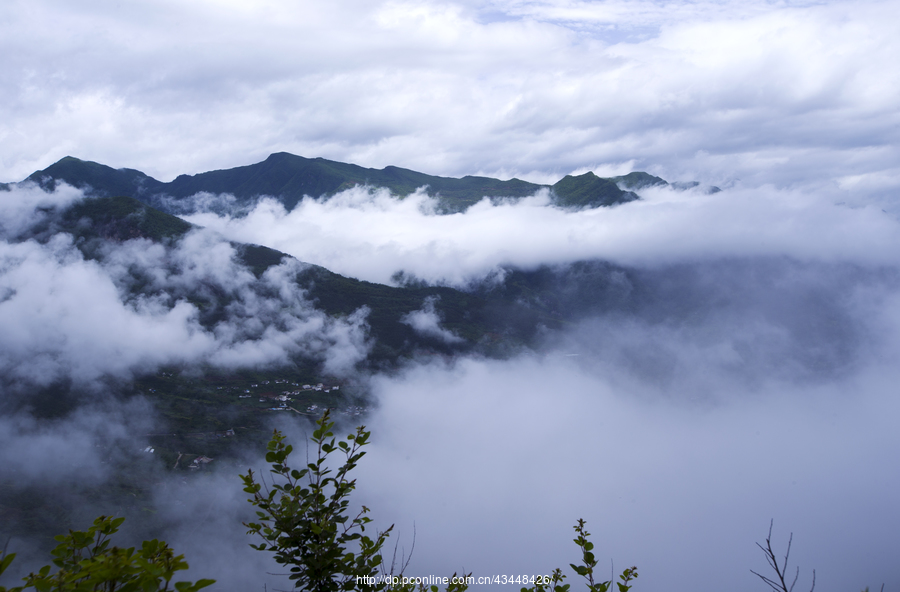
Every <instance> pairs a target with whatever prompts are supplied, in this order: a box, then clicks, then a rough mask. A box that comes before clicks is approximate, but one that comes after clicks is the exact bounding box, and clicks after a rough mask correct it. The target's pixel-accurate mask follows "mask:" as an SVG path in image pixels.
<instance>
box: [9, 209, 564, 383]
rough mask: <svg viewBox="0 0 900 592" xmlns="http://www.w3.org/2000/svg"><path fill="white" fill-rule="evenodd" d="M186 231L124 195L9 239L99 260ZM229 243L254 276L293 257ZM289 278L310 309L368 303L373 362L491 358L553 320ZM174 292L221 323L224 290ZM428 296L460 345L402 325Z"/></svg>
mask: <svg viewBox="0 0 900 592" xmlns="http://www.w3.org/2000/svg"><path fill="white" fill-rule="evenodd" d="M192 228H194V226H193V225H191V224H189V223H188V222H185V221H184V220H182V219H181V218H178V217H177V216H173V215H171V214H166V213H164V212H161V211H159V210H156V209H154V208H153V207H151V206H148V205H147V204H145V203H142V202H140V201H138V200H137V199H134V198H131V197H125V196H116V197H88V198H86V199H83V200H79V201H77V202H75V203H74V204H72V205H70V206H68V207H66V208H63V209H62V210H61V211H59V212H57V213H56V215H54V216H50V217H48V219H47V220H45V221H44V222H42V223H41V224H39V225H37V226H35V227H33V228H32V229H31V230H30V231H29V233H28V234H27V235H23V236H19V237H16V240H28V239H34V240H37V241H39V242H45V241H46V240H49V238H50V237H51V236H53V235H54V234H56V233H58V232H66V233H69V234H71V235H72V236H73V237H74V239H75V245H76V246H77V247H78V248H79V250H81V252H82V254H83V255H84V256H85V257H86V258H89V259H100V258H103V257H104V256H105V254H106V253H107V252H108V249H107V248H106V247H105V246H104V245H108V243H109V241H113V242H114V243H121V242H124V241H127V240H130V239H139V238H143V239H149V240H152V241H154V242H161V243H163V244H167V245H170V246H171V245H173V244H174V241H177V240H179V239H180V238H182V237H183V236H184V235H185V234H187V233H188V232H189V231H190V230H191V229H192ZM231 244H232V246H233V247H235V250H236V253H237V258H238V261H239V263H241V264H242V265H244V266H245V267H247V268H248V269H249V270H250V271H252V272H253V274H254V275H255V276H256V278H257V279H259V278H261V277H262V275H263V274H264V273H265V271H266V270H267V269H269V268H270V267H272V266H275V265H278V264H280V263H282V261H283V260H284V259H285V258H293V257H291V256H290V255H287V254H285V253H282V252H280V251H276V250H274V249H270V248H268V247H264V246H261V245H253V244H243V243H234V242H232V243H231ZM296 281H297V283H298V284H299V285H300V286H301V287H302V288H303V289H304V291H305V292H306V294H307V297H308V298H309V299H310V300H311V301H312V302H313V304H314V305H315V307H316V308H317V309H319V310H321V311H323V312H324V313H326V314H327V315H329V316H332V317H344V316H347V315H350V314H352V313H353V312H354V311H356V310H357V309H359V308H361V307H367V308H368V310H369V313H368V315H367V318H366V322H367V323H368V325H369V328H370V336H371V338H372V339H373V348H372V352H371V355H370V359H369V362H370V363H372V364H374V365H376V366H379V365H383V364H387V365H389V366H390V365H394V364H396V363H397V362H398V361H399V360H401V359H403V358H408V357H410V356H413V355H416V354H417V352H422V351H425V352H431V353H439V354H453V353H459V352H465V351H473V350H479V351H481V352H482V353H486V354H489V355H495V354H498V353H500V352H501V350H503V349H506V348H510V347H512V348H515V347H518V346H520V345H523V344H526V343H529V342H530V341H531V340H532V339H533V338H534V337H535V335H536V334H537V332H538V331H539V327H541V326H556V325H557V324H558V323H557V321H555V320H554V319H552V318H551V317H550V316H548V315H546V314H545V313H543V312H542V311H539V310H532V309H530V308H529V307H527V306H523V305H520V304H518V303H515V302H502V301H498V300H497V299H490V298H484V297H482V296H479V295H475V294H471V293H467V292H463V291H460V290H457V289H454V288H449V287H444V286H427V285H420V284H409V285H406V286H387V285H383V284H375V283H371V282H366V281H362V280H357V279H354V278H349V277H344V276H341V275H339V274H337V273H334V272H331V271H329V270H328V269H325V268H324V267H320V266H318V265H313V264H309V263H305V264H304V268H303V270H302V271H301V272H300V273H299V274H298V276H297V278H296ZM134 285H135V286H136V287H135V288H133V290H138V292H139V291H140V290H141V289H143V288H142V286H143V285H144V283H142V282H141V281H139V278H136V281H135V283H134ZM137 295H138V294H137V293H134V294H131V297H136V296H137ZM181 296H182V297H184V296H186V297H187V298H188V300H189V301H190V302H191V303H192V304H194V305H195V306H196V307H197V308H198V310H199V311H200V321H201V323H202V324H203V325H204V326H206V328H207V329H212V328H213V327H214V326H215V325H216V323H218V322H222V321H224V320H227V314H228V313H227V310H228V306H229V304H230V301H229V299H228V298H227V297H226V296H224V295H223V294H221V293H214V294H213V295H212V296H210V295H209V294H207V291H205V290H204V289H198V290H197V291H196V293H188V294H186V295H181ZM427 299H431V300H433V301H434V308H435V311H436V312H437V314H439V315H440V317H441V320H442V326H443V327H444V328H446V329H447V330H449V331H452V332H453V333H454V334H456V335H457V336H459V337H460V338H462V341H461V342H459V343H447V342H445V341H443V340H441V339H439V338H436V337H430V336H428V335H422V334H421V333H418V332H416V331H415V330H414V329H413V328H412V327H411V326H410V325H408V324H407V323H404V322H403V318H404V317H405V316H406V315H408V314H410V313H413V312H415V311H418V310H421V309H422V307H423V305H424V303H425V302H426V300H427Z"/></svg>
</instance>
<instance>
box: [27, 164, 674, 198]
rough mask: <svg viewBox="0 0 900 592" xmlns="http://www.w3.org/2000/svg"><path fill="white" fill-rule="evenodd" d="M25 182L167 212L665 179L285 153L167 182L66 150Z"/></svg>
mask: <svg viewBox="0 0 900 592" xmlns="http://www.w3.org/2000/svg"><path fill="white" fill-rule="evenodd" d="M25 181H31V182H34V183H37V184H38V185H40V186H41V187H43V188H44V189H47V190H52V189H53V188H55V187H56V184H57V183H58V182H61V181H63V182H66V183H68V184H69V185H72V186H74V187H79V188H82V189H88V188H89V189H90V191H91V193H92V194H94V195H105V196H115V195H127V196H131V197H135V198H137V199H139V200H141V201H143V202H145V203H147V204H150V205H153V206H154V207H157V208H159V209H161V210H163V211H166V212H168V213H177V212H175V211H174V209H173V203H172V199H174V200H175V202H176V203H177V202H182V203H186V198H188V197H190V196H193V195H196V194H198V193H204V192H205V193H211V194H230V195H233V196H234V197H235V198H236V199H237V201H238V202H239V204H243V205H247V204H249V203H252V201H253V200H254V199H255V198H258V197H259V196H263V195H268V196H273V197H276V198H278V199H279V200H281V202H282V203H283V204H284V206H285V208H287V209H288V210H290V209H292V208H293V207H294V206H296V205H297V203H299V201H300V200H302V199H303V197H304V196H311V197H321V196H330V195H333V194H335V193H337V192H339V191H342V190H345V189H348V188H350V187H353V186H356V185H364V186H370V187H384V188H387V189H389V190H390V191H391V192H392V193H394V194H395V195H397V196H399V197H401V198H402V197H405V196H407V195H409V194H411V193H413V192H414V191H416V190H417V189H419V188H421V187H426V188H427V189H426V191H427V192H428V194H429V195H432V196H435V197H437V198H438V199H439V202H440V209H441V211H442V212H443V213H453V212H460V211H464V210H466V209H467V208H468V207H469V206H471V205H473V204H475V203H477V202H478V201H480V200H481V199H483V198H484V197H497V198H514V199H517V198H522V197H526V196H529V195H533V194H534V193H536V192H537V191H539V190H541V189H549V190H550V191H551V194H552V196H553V199H554V202H555V204H556V205H558V206H560V207H566V208H585V207H587V208H594V207H601V206H613V205H617V204H621V203H626V202H629V201H633V200H635V199H639V196H638V195H637V194H636V193H635V192H634V191H636V190H640V189H642V188H644V187H648V186H652V185H666V184H667V182H666V181H665V180H663V179H661V178H659V177H654V176H652V175H650V174H648V173H643V172H633V173H629V174H627V175H623V176H619V177H610V178H601V177H597V176H596V175H595V174H594V173H592V172H588V173H584V174H583V175H577V176H573V175H567V176H566V177H564V178H563V179H561V180H560V181H559V182H557V183H556V184H554V185H539V184H536V183H529V182H527V181H522V180H520V179H510V180H508V181H502V180H500V179H494V178H490V177H479V176H465V177H462V178H452V177H439V176H434V175H427V174H424V173H419V172H416V171H412V170H409V169H403V168H399V167H395V166H388V167H385V168H383V169H370V168H364V167H361V166H358V165H354V164H347V163H342V162H336V161H331V160H326V159H324V158H304V157H302V156H295V155H293V154H288V153H286V152H278V153H275V154H272V155H270V156H269V157H268V158H266V159H265V160H264V161H262V162H259V163H256V164H251V165H246V166H240V167H236V168H231V169H223V170H215V171H208V172H205V173H199V174H196V175H179V176H178V177H176V178H175V179H174V180H172V181H171V182H169V183H164V182H162V181H159V180H157V179H154V178H153V177H150V176H148V175H146V174H144V173H142V172H141V171H138V170H134V169H127V168H123V169H114V168H112V167H109V166H106V165H103V164H100V163H96V162H91V161H84V160H80V159H78V158H75V157H72V156H67V157H65V158H63V159H61V160H59V161H58V162H56V163H54V164H52V165H50V166H49V167H47V168H46V169H43V170H40V171H36V172H34V173H32V174H31V175H30V176H29V177H28V178H27V179H26V180H25Z"/></svg>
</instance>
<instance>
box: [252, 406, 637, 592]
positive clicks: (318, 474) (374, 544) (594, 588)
mask: <svg viewBox="0 0 900 592" xmlns="http://www.w3.org/2000/svg"><path fill="white" fill-rule="evenodd" d="M333 428H334V422H333V421H331V419H330V417H329V414H328V412H327V411H326V412H325V414H324V415H323V416H322V417H321V418H320V419H319V420H318V421H317V427H316V430H315V431H314V432H313V435H312V438H311V442H312V444H313V446H314V447H315V458H314V459H313V460H311V461H310V462H308V463H307V464H306V466H305V467H304V468H302V469H299V470H298V469H292V468H291V467H290V466H289V465H288V457H289V456H290V454H291V452H292V451H293V447H292V446H291V445H290V444H287V443H286V442H285V437H284V435H283V434H282V433H281V432H279V431H277V430H276V431H275V432H274V434H273V436H272V440H271V441H270V442H269V444H268V452H267V454H266V462H268V463H270V464H271V467H272V468H271V469H270V471H269V472H270V473H271V474H272V482H271V484H270V485H268V486H267V485H266V484H265V482H263V481H260V480H258V478H257V477H256V476H255V475H254V473H253V471H252V470H251V471H248V472H247V474H246V475H242V476H241V478H242V480H243V482H244V491H246V492H247V493H249V494H250V495H251V498H250V499H249V500H248V501H249V502H250V503H251V504H253V505H254V506H256V507H257V513H256V514H257V517H258V519H257V521H256V522H251V523H248V524H246V526H247V528H248V529H249V530H248V534H252V535H256V536H258V537H261V538H262V539H263V542H262V543H260V544H258V545H251V546H253V547H254V548H255V549H258V550H260V551H270V552H272V553H273V554H274V555H275V560H276V561H277V562H278V563H280V564H281V565H284V566H285V567H287V568H288V569H289V570H290V576H289V577H290V579H291V580H292V582H293V584H294V586H295V587H296V588H298V589H303V590H311V591H314V592H341V591H348V590H355V589H359V590H367V591H369V590H372V591H378V590H385V589H391V590H395V591H398V592H412V591H414V590H420V591H422V592H425V591H427V590H429V591H431V592H437V590H438V587H437V586H434V585H433V586H429V587H427V588H426V586H425V585H424V584H422V583H420V582H417V581H416V579H415V578H406V577H404V576H403V573H402V568H401V569H400V571H401V573H400V574H396V575H395V574H394V570H395V568H396V567H397V566H396V565H391V567H390V568H389V569H388V568H386V567H385V566H384V563H383V560H382V555H381V551H382V548H383V547H384V544H385V542H386V541H387V538H388V535H389V534H390V531H391V529H392V528H393V526H391V527H390V528H388V529H387V530H386V531H384V532H379V533H377V534H376V535H375V536H374V538H373V537H370V536H367V535H366V534H365V530H366V526H367V525H368V524H369V523H370V522H371V519H370V518H369V517H368V516H367V515H366V514H368V513H369V509H368V508H366V507H365V506H362V510H361V511H360V512H359V513H358V514H357V515H356V516H351V515H350V514H348V508H349V504H350V499H349V498H350V494H351V493H352V492H353V490H354V489H355V488H356V480H355V479H350V478H349V476H348V475H349V473H350V471H351V470H352V469H353V468H354V467H356V465H357V463H358V462H359V460H360V459H361V458H362V457H363V456H364V455H365V452H364V451H362V447H363V446H365V445H366V444H367V443H368V441H369V436H370V432H367V431H366V430H365V428H364V427H362V426H361V427H358V428H356V432H355V433H353V434H350V435H348V436H347V438H346V440H340V441H339V440H337V439H336V438H335V437H334V432H333V431H332V430H333ZM333 453H336V454H337V455H339V456H341V457H343V460H342V463H341V464H340V466H339V467H337V468H332V467H331V463H330V462H329V456H330V455H332V454H333ZM575 532H576V534H577V536H576V538H575V544H576V545H578V547H579V549H580V550H581V554H582V564H581V565H574V564H572V565H571V567H572V569H573V570H575V573H577V574H578V575H580V576H582V577H584V579H585V581H586V583H587V587H588V590H589V591H590V592H607V591H608V590H609V589H610V587H611V586H612V581H604V582H597V581H595V580H594V573H595V572H594V570H595V568H596V567H597V560H596V558H595V557H594V553H593V548H594V545H593V543H591V542H590V541H589V540H588V537H589V536H590V533H588V532H587V530H586V529H585V522H584V520H579V521H578V524H577V525H576V526H575ZM403 567H405V565H404V566H403ZM379 568H380V569H381V571H382V574H383V575H382V576H381V577H379ZM385 575H388V576H389V577H384V576H385ZM470 576H471V574H469V576H462V577H457V576H456V574H454V576H453V577H451V578H449V581H450V583H449V584H448V586H447V591H448V592H462V591H464V590H466V589H467V588H468V582H470V581H472V579H471V577H470ZM637 576H638V573H637V568H636V567H630V568H628V569H626V570H625V571H624V572H623V573H622V575H621V576H620V580H621V582H616V585H617V587H618V590H619V592H628V590H629V589H631V582H632V581H633V580H634V579H635V578H637ZM565 578H566V576H565V575H563V573H562V571H561V570H560V569H556V570H554V572H553V575H552V576H547V577H546V578H537V579H535V580H532V582H529V583H533V584H534V585H533V586H532V587H531V588H527V587H526V588H522V592H568V590H569V588H570V585H569V584H564V583H563V580H565Z"/></svg>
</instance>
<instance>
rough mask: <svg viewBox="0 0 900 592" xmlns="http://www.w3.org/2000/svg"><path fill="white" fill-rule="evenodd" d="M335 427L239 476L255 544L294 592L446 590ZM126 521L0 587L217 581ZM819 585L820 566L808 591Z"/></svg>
mask: <svg viewBox="0 0 900 592" xmlns="http://www.w3.org/2000/svg"><path fill="white" fill-rule="evenodd" d="M333 428H334V422H332V421H331V420H330V417H329V414H328V412H326V413H325V414H324V415H323V416H322V417H321V418H320V419H319V420H318V422H317V428H316V430H315V431H314V432H313V435H312V438H311V441H312V443H313V444H314V445H315V448H316V458H315V459H314V460H313V461H311V462H308V463H307V464H306V466H305V467H304V468H303V469H299V470H298V469H292V468H291V467H290V466H289V465H288V464H287V461H288V457H289V456H290V454H291V452H292V451H293V448H292V447H291V446H290V445H289V444H287V443H286V442H285V437H284V435H283V434H281V433H280V432H278V431H277V430H276V431H275V432H274V435H273V437H272V440H271V441H270V442H269V444H268V451H267V453H266V462H268V463H270V464H271V469H270V473H272V475H273V480H272V482H271V484H270V485H268V486H267V485H266V484H265V482H260V481H258V480H257V477H255V476H254V474H253V472H252V471H248V472H247V474H246V475H242V476H241V477H242V480H243V482H244V486H245V487H244V491H246V492H247V493H250V494H251V496H252V497H251V498H250V500H249V501H250V503H251V504H253V505H254V506H256V508H257V517H258V518H257V522H252V523H248V524H246V526H247V527H248V529H249V531H248V533H249V534H253V535H256V536H259V537H261V538H262V539H263V542H262V543H261V544H257V545H251V546H252V547H254V548H255V549H258V550H261V551H270V552H272V553H273V554H274V555H275V560H276V561H277V562H278V563H280V564H282V565H284V566H285V567H287V568H288V569H289V570H290V574H289V577H290V580H291V581H292V583H293V584H294V586H295V589H302V590H310V591H313V592H344V591H349V590H364V591H366V592H369V591H381V590H391V591H392V592H439V588H438V586H436V585H430V586H426V585H425V584H424V583H422V581H421V580H420V579H418V578H409V577H404V576H403V568H405V567H406V565H408V561H407V563H406V564H405V565H403V566H402V567H401V568H400V569H399V571H400V573H399V574H396V575H395V573H394V572H395V569H396V567H397V566H396V565H395V564H393V563H392V564H391V566H390V568H389V569H388V568H386V567H385V565H384V563H383V560H382V555H381V551H382V548H383V547H384V544H385V543H386V541H387V538H388V535H389V533H390V531H391V529H392V528H393V526H392V527H390V528H388V529H387V530H386V531H384V532H379V533H377V534H376V535H375V536H374V538H373V537H370V536H367V535H366V534H365V530H366V526H367V525H368V524H369V523H370V522H371V519H370V518H369V517H368V516H367V514H368V513H369V509H368V508H366V507H365V506H363V507H362V509H361V511H360V512H359V513H357V514H356V515H355V516H352V515H350V514H349V513H348V511H349V505H350V494H351V493H352V492H353V490H354V489H355V488H356V480H354V479H350V478H349V476H348V475H349V473H350V471H351V470H352V469H353V468H355V467H356V465H357V463H358V462H359V460H360V459H361V458H362V457H363V456H364V455H365V452H363V451H362V447H363V446H365V445H366V444H367V443H368V440H369V436H370V433H369V432H367V431H366V430H365V428H364V427H358V428H357V429H356V432H355V433H353V434H350V435H348V436H347V438H346V440H341V441H338V440H336V438H335V437H334V432H333V431H332V430H333ZM335 453H337V454H338V455H339V456H342V457H343V462H342V463H341V464H340V466H339V467H337V468H332V464H333V463H330V462H329V457H330V456H331V455H332V454H335ZM123 521H124V518H113V517H108V516H101V517H99V518H97V520H95V521H94V524H93V525H92V526H91V527H90V528H88V529H87V530H86V531H69V534H67V535H60V536H57V537H56V540H57V541H59V545H58V546H57V547H56V549H54V550H53V551H52V555H53V557H54V558H53V566H55V568H56V570H55V571H54V567H53V566H50V565H47V566H44V567H43V568H41V569H40V570H38V572H37V573H31V574H30V575H28V576H27V577H26V578H24V580H25V586H20V587H15V588H5V587H3V586H0V592H22V591H23V590H27V589H34V590H36V591H37V592H169V591H172V592H196V591H198V590H201V589H202V588H205V587H207V586H209V585H211V584H213V583H214V582H215V580H198V581H196V582H194V583H191V582H175V583H174V584H172V578H173V577H174V575H175V572H177V571H181V570H185V569H187V568H188V564H187V562H185V560H184V556H183V555H177V556H176V555H175V552H174V551H173V550H172V549H171V548H170V547H169V546H168V545H167V544H166V543H165V542H162V541H158V540H156V539H154V540H150V541H144V542H143V544H142V546H141V547H140V548H139V549H137V548H134V547H131V548H127V549H123V548H119V547H114V546H110V544H111V540H110V537H111V536H112V535H113V534H115V533H116V532H117V531H118V528H119V526H121V524H122V522H123ZM575 533H576V537H575V539H574V542H575V544H576V545H577V546H578V548H579V550H580V552H581V564H579V565H576V564H570V567H571V568H572V569H573V570H574V571H575V573H576V574H577V575H580V576H582V577H583V578H584V580H585V583H586V585H587V589H588V591H589V592H609V591H610V590H614V591H616V589H617V591H616V592H628V591H629V590H630V589H631V588H632V585H633V584H632V582H633V581H634V580H635V579H636V578H637V577H638V572H637V567H629V568H628V569H626V570H625V571H623V572H622V573H621V574H620V575H619V581H616V582H615V584H616V586H615V588H613V586H612V584H613V581H612V580H607V581H602V582H597V581H595V579H594V576H595V573H596V572H595V570H596V567H597V565H598V562H597V559H596V557H595V556H594V553H593V549H594V545H593V543H591V542H590V540H589V537H590V533H589V532H587V529H586V527H585V522H584V520H578V523H577V524H576V525H575ZM771 539H772V525H770V526H769V536H768V537H767V538H766V545H765V546H763V545H759V547H760V549H761V550H762V551H763V553H764V554H765V556H766V559H767V561H768V563H769V566H770V568H771V569H772V570H773V571H774V572H775V577H774V578H772V577H768V576H764V575H762V574H759V573H757V572H753V573H754V574H756V575H757V576H759V577H760V578H761V580H762V581H763V582H764V583H765V584H767V585H768V586H769V588H771V589H772V591H773V592H793V590H794V587H795V585H796V583H797V580H798V577H799V569H797V571H796V573H795V574H794V577H793V579H792V580H791V579H790V578H789V577H788V567H787V566H788V560H789V557H790V548H791V541H790V540H789V541H788V546H787V551H786V553H785V555H784V559H783V560H782V561H779V560H778V558H777V556H776V554H775V551H774V549H773V546H772V540H771ZM14 558H15V554H8V555H7V554H6V552H5V550H4V551H3V552H2V553H0V575H2V574H3V573H4V572H5V571H6V570H7V569H8V568H9V566H10V564H11V563H12V561H13V559H14ZM379 571H380V575H379ZM523 579H524V578H523ZM565 579H566V576H565V575H564V574H563V573H562V570H560V569H555V570H554V571H553V572H552V575H548V576H543V577H538V576H535V577H534V578H532V579H531V580H530V581H529V582H528V583H531V584H533V585H532V586H531V587H523V588H521V592H569V590H570V584H566V583H564V581H565ZM448 581H449V582H448ZM788 582H790V584H789V583H788ZM444 583H446V584H447V586H446V591H447V592H464V591H465V590H467V589H468V587H469V585H470V584H472V583H474V579H473V578H472V577H471V574H468V575H464V576H460V577H457V575H456V574H453V576H452V577H450V578H446V579H445V581H444ZM814 589H815V571H813V582H812V587H811V588H810V590H811V591H812V590H814ZM882 589H883V586H882ZM867 591H868V588H866V591H865V592H867Z"/></svg>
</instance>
